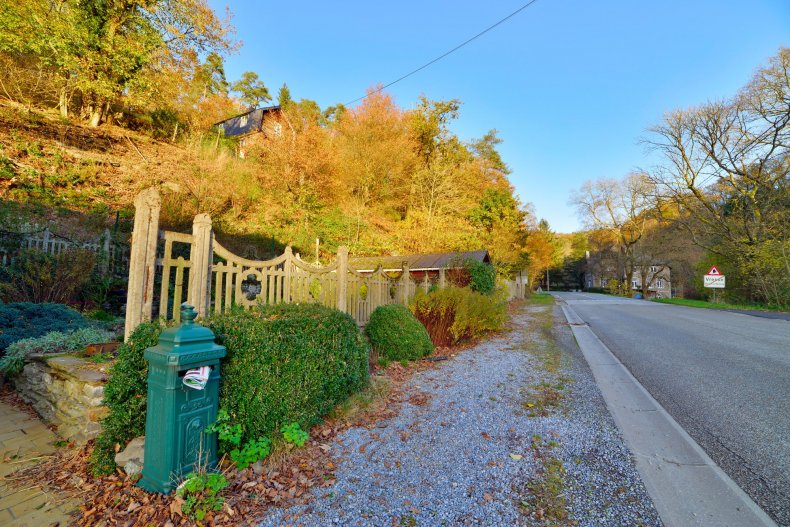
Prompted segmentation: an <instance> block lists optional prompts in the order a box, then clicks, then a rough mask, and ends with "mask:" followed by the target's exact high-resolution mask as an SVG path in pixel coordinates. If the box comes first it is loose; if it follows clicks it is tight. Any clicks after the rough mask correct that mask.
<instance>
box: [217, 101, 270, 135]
mask: <svg viewBox="0 0 790 527" xmlns="http://www.w3.org/2000/svg"><path fill="white" fill-rule="evenodd" d="M279 110H280V107H279V106H267V107H266V108H255V109H254V110H250V111H248V112H244V113H242V114H239V115H235V116H233V117H231V118H229V119H225V120H224V121H220V122H218V123H216V124H215V125H214V126H215V127H217V128H219V129H220V130H222V131H223V132H224V133H225V136H226V137H239V136H242V135H247V134H251V133H253V132H260V131H261V128H262V127H263V118H264V117H265V116H266V114H268V113H271V112H276V111H279Z"/></svg>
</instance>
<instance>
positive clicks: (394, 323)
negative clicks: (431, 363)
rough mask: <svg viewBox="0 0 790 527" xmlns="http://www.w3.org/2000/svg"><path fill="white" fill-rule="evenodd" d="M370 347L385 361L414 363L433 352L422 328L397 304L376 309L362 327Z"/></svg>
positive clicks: (409, 312) (412, 316) (429, 338)
mask: <svg viewBox="0 0 790 527" xmlns="http://www.w3.org/2000/svg"><path fill="white" fill-rule="evenodd" d="M365 334H366V335H367V336H368V339H370V345H371V346H372V347H373V349H374V350H375V351H377V352H378V354H379V357H380V358H382V359H384V360H387V361H391V360H394V361H400V360H415V359H419V358H422V357H425V356H427V355H430V354H431V352H432V351H433V343H432V342H431V337H430V336H429V335H428V331H426V329H425V326H423V325H422V324H421V323H420V321H419V320H417V319H416V318H414V315H412V314H411V311H409V310H408V308H406V307H405V306H402V305H400V304H389V305H386V306H379V307H377V308H376V309H375V310H374V311H373V313H371V315H370V321H369V322H368V325H367V326H366V327H365Z"/></svg>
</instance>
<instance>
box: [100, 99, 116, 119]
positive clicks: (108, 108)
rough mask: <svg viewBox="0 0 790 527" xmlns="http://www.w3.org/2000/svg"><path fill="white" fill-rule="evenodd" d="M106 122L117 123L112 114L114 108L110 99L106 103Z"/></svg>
mask: <svg viewBox="0 0 790 527" xmlns="http://www.w3.org/2000/svg"><path fill="white" fill-rule="evenodd" d="M103 115H104V122H105V123H107V124H115V122H114V119H113V116H112V108H111V106H110V101H107V102H106V103H104V113H103Z"/></svg>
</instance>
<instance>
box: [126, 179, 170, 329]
mask: <svg viewBox="0 0 790 527" xmlns="http://www.w3.org/2000/svg"><path fill="white" fill-rule="evenodd" d="M161 207H162V200H161V198H160V197H159V191H158V190H157V189H155V188H149V189H146V190H144V191H142V192H140V193H139V194H138V195H137V197H136V198H135V199H134V230H133V231H132V247H131V251H130V255H129V281H128V292H127V295H126V326H125V328H124V340H128V339H129V335H131V334H132V331H134V329H135V328H136V327H137V326H138V325H140V323H142V322H147V321H149V320H151V308H152V305H153V297H154V272H155V271H156V267H155V265H156V242H157V239H158V238H159V211H160V209H161Z"/></svg>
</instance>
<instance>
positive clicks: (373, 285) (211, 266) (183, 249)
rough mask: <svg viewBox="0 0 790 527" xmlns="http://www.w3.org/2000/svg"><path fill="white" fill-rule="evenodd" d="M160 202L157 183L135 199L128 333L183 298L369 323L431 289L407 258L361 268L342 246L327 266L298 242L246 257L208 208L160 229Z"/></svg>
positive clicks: (210, 305)
mask: <svg viewBox="0 0 790 527" xmlns="http://www.w3.org/2000/svg"><path fill="white" fill-rule="evenodd" d="M160 206H161V201H160V197H159V193H158V192H157V191H156V190H155V189H148V190H146V191H143V192H142V193H140V194H139V195H138V196H137V198H136V199H135V223H134V232H133V234H132V247H131V259H130V264H129V283H128V296H127V308H126V337H127V338H128V336H129V334H130V333H131V332H132V331H133V330H134V328H135V327H137V325H138V324H140V323H141V322H144V321H148V320H151V318H152V316H153V315H154V312H156V315H157V316H159V317H162V318H164V319H167V320H175V321H177V322H178V321H179V319H180V309H179V306H180V305H181V303H182V302H184V301H186V302H188V303H189V304H191V305H193V306H194V307H195V310H196V311H197V312H198V315H200V316H205V315H208V314H210V313H222V312H223V311H225V310H227V309H230V308H231V306H234V305H241V306H246V307H251V306H254V305H257V304H260V303H268V304H278V303H282V302H286V303H307V302H313V303H320V304H322V305H325V306H328V307H332V308H336V309H338V310H340V311H343V312H346V313H348V314H349V315H351V317H353V318H354V320H355V321H356V322H357V324H359V325H364V324H366V323H367V321H368V320H369V319H370V314H371V313H372V312H373V310H374V309H376V308H377V307H378V306H381V305H385V304H392V303H402V304H407V303H408V301H409V299H410V298H412V297H413V296H414V294H415V293H416V291H417V289H418V288H421V289H423V290H424V291H426V292H427V291H428V289H429V288H430V287H431V285H432V283H431V281H430V279H429V278H428V275H427V273H425V274H423V276H422V279H421V280H419V281H415V280H414V279H413V277H412V273H410V271H409V267H408V264H407V263H405V262H404V264H403V266H402V267H401V269H399V270H397V271H389V270H388V271H387V272H384V271H383V270H382V269H381V267H379V268H377V269H376V270H375V271H373V272H359V271H358V270H356V269H354V268H353V266H352V264H351V263H350V262H349V258H348V249H347V248H346V247H342V246H341V247H340V248H339V249H338V251H337V258H336V259H335V261H334V262H332V263H331V264H329V265H326V266H323V267H319V266H315V265H312V264H309V263H307V262H305V261H304V260H302V259H301V258H300V257H299V255H298V254H295V253H294V252H293V250H292V249H291V247H286V248H285V252H284V253H283V254H282V255H280V256H278V257H276V258H272V259H270V260H251V259H248V258H243V257H241V256H238V255H236V254H234V253H232V252H231V251H229V250H228V249H226V248H225V247H223V246H222V244H220V243H219V241H217V240H216V238H215V237H214V233H213V230H212V225H211V218H210V217H209V215H208V214H199V215H197V216H196V217H195V219H194V222H193V224H192V234H185V233H179V232H172V231H159V230H158V226H159V210H160ZM435 279H436V280H437V285H439V286H443V285H444V281H445V275H444V270H443V269H442V270H440V271H439V273H438V276H437V277H436V278H435ZM514 283H515V282H514ZM509 287H510V286H509ZM513 287H515V288H516V289H515V290H512V291H511V295H512V296H519V295H518V286H516V285H514V286H513ZM511 289H512V288H511ZM522 296H523V295H522ZM155 298H156V299H157V300H156V301H155Z"/></svg>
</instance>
